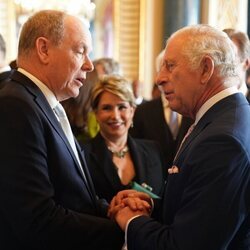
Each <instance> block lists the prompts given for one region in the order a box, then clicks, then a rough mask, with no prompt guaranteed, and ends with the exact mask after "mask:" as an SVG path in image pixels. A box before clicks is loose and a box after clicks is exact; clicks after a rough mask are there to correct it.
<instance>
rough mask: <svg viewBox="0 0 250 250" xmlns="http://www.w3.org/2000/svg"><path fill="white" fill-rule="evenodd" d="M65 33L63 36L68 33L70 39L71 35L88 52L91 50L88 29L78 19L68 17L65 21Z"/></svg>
mask: <svg viewBox="0 0 250 250" xmlns="http://www.w3.org/2000/svg"><path fill="white" fill-rule="evenodd" d="M65 33H66V34H65V35H67V33H68V35H69V38H70V39H71V38H72V37H71V35H74V37H75V39H77V40H78V41H79V42H81V43H83V45H84V46H85V47H87V48H88V50H89V51H91V50H92V38H91V33H90V31H89V28H88V26H87V25H86V24H85V23H84V22H83V21H82V20H80V19H79V18H77V17H74V16H68V17H67V18H66V19H65Z"/></svg>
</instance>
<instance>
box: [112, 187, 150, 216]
mask: <svg viewBox="0 0 250 250" xmlns="http://www.w3.org/2000/svg"><path fill="white" fill-rule="evenodd" d="M125 206H129V207H130V209H131V210H132V211H137V210H141V211H142V210H144V209H145V210H147V211H150V210H151V198H150V196H149V195H147V194H145V193H142V192H137V191H135V190H123V191H121V192H119V193H117V195H116V196H115V197H114V198H113V199H112V201H111V203H110V207H109V211H108V216H109V217H110V218H111V219H113V218H114V217H115V215H116V213H117V212H118V211H119V210H121V209H122V208H124V207H125Z"/></svg>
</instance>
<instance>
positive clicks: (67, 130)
mask: <svg viewBox="0 0 250 250" xmlns="http://www.w3.org/2000/svg"><path fill="white" fill-rule="evenodd" d="M54 112H55V113H56V115H57V117H58V119H59V122H60V124H61V127H62V129H63V132H64V134H65V135H66V137H67V139H68V142H69V144H70V146H71V148H72V150H73V152H74V154H75V156H76V159H77V161H78V163H79V165H80V167H81V170H82V173H83V175H84V177H85V174H84V172H83V169H82V164H81V162H80V159H79V155H78V152H77V149H76V144H75V140H74V136H73V133H72V130H71V127H70V124H69V120H68V117H67V115H66V112H65V110H64V108H63V106H62V105H61V104H60V103H58V104H57V105H56V107H55V108H54ZM85 179H86V177H85Z"/></svg>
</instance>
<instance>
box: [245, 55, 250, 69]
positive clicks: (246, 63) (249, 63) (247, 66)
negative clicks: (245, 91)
mask: <svg viewBox="0 0 250 250" xmlns="http://www.w3.org/2000/svg"><path fill="white" fill-rule="evenodd" d="M249 68H250V58H247V59H246V60H245V61H244V69H245V71H247V70H248V69H249Z"/></svg>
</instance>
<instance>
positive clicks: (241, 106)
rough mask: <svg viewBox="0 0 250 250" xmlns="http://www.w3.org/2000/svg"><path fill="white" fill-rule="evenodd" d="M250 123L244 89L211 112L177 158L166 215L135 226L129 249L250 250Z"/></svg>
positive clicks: (130, 229)
mask: <svg viewBox="0 0 250 250" xmlns="http://www.w3.org/2000/svg"><path fill="white" fill-rule="evenodd" d="M249 124H250V107H249V104H248V103H247V101H246V98H245V97H244V96H243V95H242V94H241V93H237V94H234V95H231V96H228V97H226V98H224V99H223V100H221V101H219V102H218V103H216V104H215V105H214V106H213V107H212V108H210V109H209V110H208V111H207V112H206V114H205V115H204V116H203V117H202V118H201V120H200V121H199V122H198V124H197V125H196V127H195V128H194V130H193V132H192V133H191V134H190V136H189V137H188V138H187V139H186V141H185V143H184V144H183V147H182V148H181V150H180V152H179V155H178V157H177V159H176V161H175V162H174V164H175V165H176V166H177V167H178V168H179V173H177V174H171V175H169V177H168V183H167V185H166V188H165V195H164V198H163V201H162V206H161V209H162V213H161V217H160V218H157V221H156V220H153V219H151V218H147V217H145V216H141V217H139V218H136V219H134V220H133V221H132V222H131V223H130V224H129V227H128V247H129V250H135V249H140V250H145V249H157V250H163V249H178V250H239V249H241V250H243V249H244V250H249V249H250V217H249V212H250V143H249V142H250V128H249ZM152 232H153V233H152Z"/></svg>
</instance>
